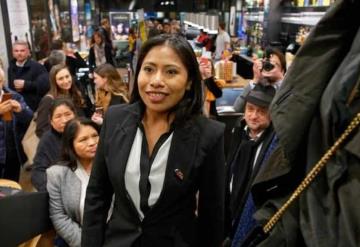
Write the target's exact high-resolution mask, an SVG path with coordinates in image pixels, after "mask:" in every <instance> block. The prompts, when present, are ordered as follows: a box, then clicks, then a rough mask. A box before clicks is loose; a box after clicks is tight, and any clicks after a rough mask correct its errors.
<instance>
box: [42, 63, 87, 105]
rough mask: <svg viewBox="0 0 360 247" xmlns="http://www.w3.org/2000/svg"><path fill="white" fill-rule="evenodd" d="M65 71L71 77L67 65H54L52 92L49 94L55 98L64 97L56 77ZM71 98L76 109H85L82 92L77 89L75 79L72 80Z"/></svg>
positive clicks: (51, 78) (51, 73) (50, 74)
mask: <svg viewBox="0 0 360 247" xmlns="http://www.w3.org/2000/svg"><path fill="white" fill-rule="evenodd" d="M63 69H66V70H67V71H69V74H70V75H71V73H70V70H69V68H68V67H67V66H66V65H65V64H57V65H54V66H53V67H52V68H51V70H50V73H49V81H50V90H49V92H48V94H50V95H52V96H53V97H54V98H58V97H59V96H61V95H62V94H61V91H60V89H59V86H58V85H57V83H56V75H57V74H58V73H59V72H60V71H61V70H63ZM69 97H70V98H71V99H72V101H73V102H74V104H75V106H76V107H80V108H82V107H84V100H83V98H82V95H81V93H80V91H79V90H78V89H77V87H76V84H75V80H74V78H72V83H71V88H70V90H69Z"/></svg>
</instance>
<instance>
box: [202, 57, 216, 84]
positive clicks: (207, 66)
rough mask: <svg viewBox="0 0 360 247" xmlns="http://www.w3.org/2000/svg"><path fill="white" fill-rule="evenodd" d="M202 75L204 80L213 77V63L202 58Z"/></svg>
mask: <svg viewBox="0 0 360 247" xmlns="http://www.w3.org/2000/svg"><path fill="white" fill-rule="evenodd" d="M199 64H200V73H201V77H202V79H203V80H205V79H208V78H210V77H211V76H213V75H212V67H211V62H210V61H209V60H208V59H206V58H200V62H199Z"/></svg>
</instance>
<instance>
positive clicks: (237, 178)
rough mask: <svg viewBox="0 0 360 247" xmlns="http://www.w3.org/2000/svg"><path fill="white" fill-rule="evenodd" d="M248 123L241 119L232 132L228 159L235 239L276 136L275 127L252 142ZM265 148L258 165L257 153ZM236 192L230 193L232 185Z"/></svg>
mask: <svg viewBox="0 0 360 247" xmlns="http://www.w3.org/2000/svg"><path fill="white" fill-rule="evenodd" d="M245 126H246V122H245V120H244V119H242V120H241V119H239V120H238V122H237V123H236V124H235V126H234V128H233V130H232V136H231V143H230V149H229V154H228V157H227V162H226V163H227V173H226V174H227V175H226V197H225V202H226V204H225V206H226V210H227V212H226V219H225V220H226V224H227V225H226V231H227V232H226V233H227V235H228V236H229V237H230V238H232V236H233V234H234V231H235V230H236V228H237V224H238V220H239V218H240V216H241V213H242V210H243V206H244V203H245V201H246V198H247V196H248V193H249V191H250V190H251V187H252V183H253V181H254V179H255V178H256V176H257V174H258V171H259V169H260V166H261V164H262V162H263V160H264V156H265V153H266V152H267V150H268V147H269V145H270V143H271V141H272V139H273V138H274V136H275V133H274V130H273V127H272V125H270V126H269V127H268V128H267V129H265V130H264V132H263V133H262V135H261V136H260V137H259V138H258V140H256V141H251V140H250V139H249V136H248V133H247V132H246V131H245V130H244V128H245ZM259 145H261V148H260V151H259V154H258V157H257V160H256V163H255V164H254V158H255V155H256V151H257V149H258V147H259ZM231 178H232V180H233V182H232V192H231V193H230V190H229V188H230V182H231Z"/></svg>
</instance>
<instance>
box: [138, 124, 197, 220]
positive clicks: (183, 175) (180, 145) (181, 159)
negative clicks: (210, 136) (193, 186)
mask: <svg viewBox="0 0 360 247" xmlns="http://www.w3.org/2000/svg"><path fill="white" fill-rule="evenodd" d="M198 136H199V131H198V130H197V128H196V127H195V126H194V125H193V126H188V127H178V128H176V129H175V131H174V134H173V139H172V143H171V147H170V151H169V157H168V161H167V167H166V174H165V179H164V185H163V190H162V192H161V194H160V197H159V199H158V201H157V202H156V204H155V205H154V206H153V208H152V209H151V210H150V211H149V213H148V214H147V217H145V218H148V217H149V216H150V215H155V214H157V213H159V214H161V212H162V205H164V204H172V203H174V202H175V203H176V201H175V200H176V198H177V197H178V196H179V194H181V193H186V192H187V191H186V190H185V188H186V186H185V185H186V184H188V183H189V182H190V181H189V179H190V175H191V172H192V171H193V169H194V165H195V164H196V162H195V158H196V153H197V147H198V140H199V138H198Z"/></svg>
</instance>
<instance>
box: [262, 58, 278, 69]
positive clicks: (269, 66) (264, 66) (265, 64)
mask: <svg viewBox="0 0 360 247" xmlns="http://www.w3.org/2000/svg"><path fill="white" fill-rule="evenodd" d="M274 67H275V66H274V65H273V64H272V63H271V62H270V58H266V59H265V60H264V61H263V62H262V69H263V70H265V71H271V70H273V69H274Z"/></svg>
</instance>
